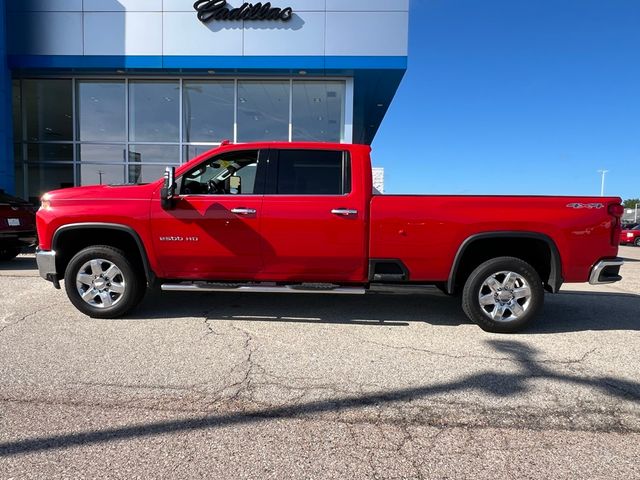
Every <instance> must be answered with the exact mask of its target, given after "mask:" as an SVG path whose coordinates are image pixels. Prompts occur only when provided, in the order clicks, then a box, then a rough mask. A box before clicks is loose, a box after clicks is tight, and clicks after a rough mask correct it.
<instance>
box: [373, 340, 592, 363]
mask: <svg viewBox="0 0 640 480" xmlns="http://www.w3.org/2000/svg"><path fill="white" fill-rule="evenodd" d="M362 342H363V343H368V344H371V345H376V346H378V347H382V348H389V349H392V350H408V351H411V352H415V353H426V354H428V355H433V356H438V357H446V358H453V359H466V358H478V359H482V360H493V361H498V362H508V363H517V364H525V365H535V364H556V365H574V364H578V363H582V362H584V361H585V360H586V359H587V357H588V356H589V355H591V354H592V353H594V352H596V351H597V350H598V347H594V348H592V349H591V350H588V351H586V352H585V353H584V354H583V355H582V356H581V357H580V358H578V359H574V360H527V361H523V360H522V359H515V358H510V357H492V356H490V355H473V354H463V355H453V354H451V353H444V352H437V351H434V350H429V349H426V348H418V347H411V346H408V345H389V344H386V343H382V342H376V341H374V340H364V339H362Z"/></svg>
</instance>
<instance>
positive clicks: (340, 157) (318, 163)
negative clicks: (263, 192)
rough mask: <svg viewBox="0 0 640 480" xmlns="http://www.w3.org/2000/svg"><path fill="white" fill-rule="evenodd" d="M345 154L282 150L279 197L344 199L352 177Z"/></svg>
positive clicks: (279, 158)
mask: <svg viewBox="0 0 640 480" xmlns="http://www.w3.org/2000/svg"><path fill="white" fill-rule="evenodd" d="M344 166H345V162H344V154H343V153H342V152H336V151H330V150H280V153H279V155H278V185H277V188H278V193H279V194H285V195H342V194H343V193H344V192H345V191H347V190H348V188H347V189H345V184H346V183H347V182H346V179H347V178H348V175H347V174H346V173H347V172H345V169H344V168H343V167H344Z"/></svg>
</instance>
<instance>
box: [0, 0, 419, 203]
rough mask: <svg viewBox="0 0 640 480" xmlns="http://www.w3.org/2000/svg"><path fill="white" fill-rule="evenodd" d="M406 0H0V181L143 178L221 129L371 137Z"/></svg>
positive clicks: (28, 185) (397, 61)
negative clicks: (261, 0) (0, 26)
mask: <svg viewBox="0 0 640 480" xmlns="http://www.w3.org/2000/svg"><path fill="white" fill-rule="evenodd" d="M408 9H409V4H408V0H398V1H393V2H392V1H390V0H282V1H280V0H277V1H274V2H271V4H269V5H267V4H255V5H251V4H244V3H243V2H242V1H236V0H234V1H229V2H225V1H224V0H199V1H197V2H196V3H195V4H194V2H193V0H21V1H14V0H7V1H6V2H5V0H0V16H3V17H4V18H3V19H2V20H3V21H4V22H5V23H6V27H7V28H6V29H4V30H3V31H4V32H5V35H2V36H1V37H2V39H0V60H1V61H2V67H1V68H0V93H1V94H2V123H1V124H0V133H1V134H2V137H1V138H2V140H1V142H2V145H0V148H1V152H2V153H3V155H2V158H1V159H0V178H1V179H0V188H4V189H5V190H8V191H11V192H15V193H16V194H17V195H18V196H22V197H24V198H28V199H30V200H31V201H37V199H38V198H39V196H40V195H41V194H42V193H43V192H44V191H47V190H51V189H54V188H61V187H68V186H74V185H84V184H96V183H122V182H145V181H152V180H155V179H157V178H159V177H160V176H161V174H162V171H163V169H164V167H165V166H166V165H178V164H180V163H181V162H184V161H186V160H188V159H190V158H192V157H193V156H195V155H196V154H198V153H201V152H203V151H206V150H209V149H210V148H212V147H214V146H216V145H217V144H219V143H220V142H221V141H222V140H224V139H229V140H231V141H234V142H250V141H260V140H285V141H287V140H288V141H298V140H310V141H332V142H346V143H350V142H354V143H370V142H371V141H372V140H373V138H374V136H375V134H376V131H377V129H378V127H379V125H380V123H381V121H382V119H383V117H384V115H385V113H386V111H387V108H388V106H389V104H390V102H391V101H392V99H393V96H394V94H395V92H396V89H397V88H398V86H399V84H400V81H401V79H402V77H403V75H404V72H405V70H406V65H407V41H408Z"/></svg>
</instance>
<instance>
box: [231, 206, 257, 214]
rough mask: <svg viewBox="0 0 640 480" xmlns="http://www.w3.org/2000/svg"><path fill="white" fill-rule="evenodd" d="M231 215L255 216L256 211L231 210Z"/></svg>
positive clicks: (241, 208)
mask: <svg viewBox="0 0 640 480" xmlns="http://www.w3.org/2000/svg"><path fill="white" fill-rule="evenodd" d="M231 213H235V214H236V215H255V214H256V211H255V210H254V209H253V208H244V207H240V208H233V209H232V210H231Z"/></svg>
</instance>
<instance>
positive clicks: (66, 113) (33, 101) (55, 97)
mask: <svg viewBox="0 0 640 480" xmlns="http://www.w3.org/2000/svg"><path fill="white" fill-rule="evenodd" d="M71 90H72V84H71V80H51V79H38V80H23V81H22V97H23V102H24V105H25V115H26V125H27V140H29V141H41V140H50V141H67V140H69V141H70V140H73V115H72V113H73V106H72V103H73V100H72V92H71Z"/></svg>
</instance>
